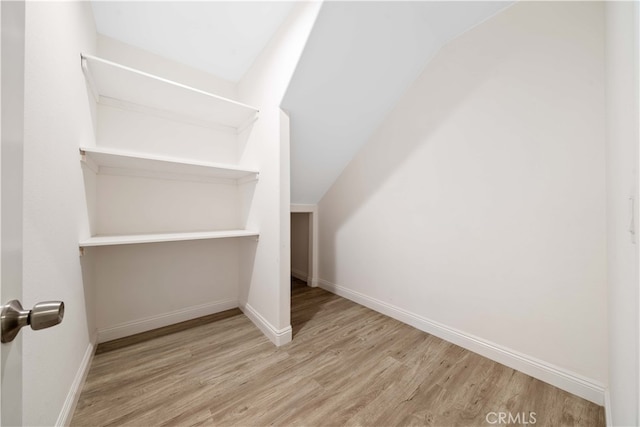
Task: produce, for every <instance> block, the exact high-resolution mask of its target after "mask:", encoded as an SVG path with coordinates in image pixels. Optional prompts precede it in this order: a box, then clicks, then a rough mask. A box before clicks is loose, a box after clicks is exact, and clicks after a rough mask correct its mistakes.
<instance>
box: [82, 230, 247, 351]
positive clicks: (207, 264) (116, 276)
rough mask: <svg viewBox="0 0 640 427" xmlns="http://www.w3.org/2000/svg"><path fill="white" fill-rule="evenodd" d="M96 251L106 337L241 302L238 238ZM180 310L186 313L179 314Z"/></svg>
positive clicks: (99, 318) (99, 320)
mask: <svg viewBox="0 0 640 427" xmlns="http://www.w3.org/2000/svg"><path fill="white" fill-rule="evenodd" d="M91 251H92V252H93V251H95V254H94V256H95V257H96V262H95V267H94V268H95V286H96V301H97V304H96V312H95V316H96V326H97V328H98V332H99V334H100V337H99V339H100V341H106V340H109V339H115V338H121V337H123V336H127V335H132V334H133V333H138V332H142V331H145V330H149V329H153V328H159V327H162V326H167V325H169V324H172V323H177V322H179V321H184V320H188V319H191V318H195V317H199V316H202V315H206V314H211V313H213V312H216V311H222V310H220V309H219V306H220V305H221V304H222V306H223V310H224V309H229V308H232V307H237V300H238V271H239V268H240V265H239V256H238V241H237V239H220V240H210V241H207V240H199V241H193V242H172V243H152V244H142V245H122V246H107V247H101V248H91ZM87 252H88V251H87ZM229 304H230V306H229ZM178 313H182V314H183V315H184V317H178V318H176V316H179V314H178ZM136 328H138V329H136Z"/></svg>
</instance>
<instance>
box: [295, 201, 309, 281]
mask: <svg viewBox="0 0 640 427" xmlns="http://www.w3.org/2000/svg"><path fill="white" fill-rule="evenodd" d="M310 224H311V213H309V212H292V213H291V277H292V280H293V279H297V280H299V281H302V282H304V283H305V284H306V285H307V286H309V285H310V282H311V280H310V274H309V272H310V271H311V269H310V265H311V260H310V254H311V252H312V248H311V247H310V242H311V231H310Z"/></svg>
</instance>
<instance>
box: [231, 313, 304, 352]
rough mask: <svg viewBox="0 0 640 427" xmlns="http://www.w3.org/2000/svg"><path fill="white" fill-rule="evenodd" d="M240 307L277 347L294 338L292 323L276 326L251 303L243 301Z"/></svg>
mask: <svg viewBox="0 0 640 427" xmlns="http://www.w3.org/2000/svg"><path fill="white" fill-rule="evenodd" d="M239 308H240V310H242V312H243V313H244V315H245V316H247V317H248V318H249V320H251V321H252V322H253V324H254V325H256V327H257V328H258V329H260V331H261V332H262V333H263V334H264V335H265V336H266V337H267V338H269V340H270V341H271V342H272V343H273V344H275V345H276V347H280V346H282V345H285V344H287V343H289V342H291V340H292V339H293V331H292V329H291V325H288V326H287V327H285V328H282V329H278V328H276V327H275V326H273V325H272V324H271V323H269V321H267V319H265V318H264V317H263V316H262V315H261V314H260V313H259V312H258V311H257V310H256V309H255V308H253V307H252V306H251V305H250V304H249V303H244V302H241V303H240V306H239Z"/></svg>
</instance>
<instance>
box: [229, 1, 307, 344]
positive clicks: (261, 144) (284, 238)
mask: <svg viewBox="0 0 640 427" xmlns="http://www.w3.org/2000/svg"><path fill="white" fill-rule="evenodd" d="M318 9H319V3H315V2H304V3H299V4H297V5H296V6H295V7H294V9H293V10H292V12H291V15H290V16H289V18H288V19H287V20H286V21H285V23H284V24H283V25H282V26H281V27H280V29H279V30H278V31H277V32H276V34H275V36H274V37H273V38H272V40H271V41H270V42H269V44H268V45H267V47H266V48H265V50H264V51H263V52H262V53H261V54H260V56H259V57H258V58H257V60H256V62H255V63H254V64H253V66H252V67H251V69H249V71H248V72H247V73H246V74H245V76H244V77H243V78H242V80H241V81H240V82H239V83H238V96H239V99H240V101H242V102H245V103H247V104H250V105H255V106H256V107H258V108H259V109H260V117H259V119H258V120H257V121H256V122H255V123H254V125H253V127H252V129H251V131H250V133H249V134H248V137H247V140H246V143H245V144H244V150H243V152H242V153H241V154H240V164H241V165H242V166H245V167H256V168H257V169H258V170H259V171H260V180H259V181H258V183H257V185H256V187H255V193H254V195H253V199H252V201H251V203H250V204H248V206H247V223H248V227H249V228H254V227H255V228H256V229H258V230H259V231H260V242H259V243H258V244H257V246H256V245H255V243H248V242H242V249H241V251H242V253H243V254H244V255H243V257H244V259H245V262H244V264H243V265H250V264H251V265H252V266H253V267H252V268H246V267H245V268H243V270H242V271H241V273H240V276H241V284H240V286H241V289H240V305H241V307H243V308H244V309H245V311H249V312H251V310H253V311H255V312H256V313H258V314H259V315H260V316H261V317H262V319H263V320H264V322H263V324H262V326H263V328H267V329H269V330H271V332H272V334H271V336H270V338H271V339H272V340H274V341H277V342H278V343H279V344H284V343H285V342H287V341H289V340H291V325H290V323H291V322H290V281H289V273H290V270H289V259H290V253H289V138H288V129H287V128H288V126H286V125H287V124H288V117H287V116H286V114H283V113H282V112H281V110H280V103H281V101H282V97H283V96H284V93H285V91H286V88H287V86H288V84H289V81H290V79H291V76H292V75H293V72H294V69H295V67H296V65H297V63H298V59H299V58H300V55H301V52H302V50H303V48H304V46H305V43H306V40H307V37H308V35H309V32H310V31H311V27H312V26H313V23H314V22H315V19H316V16H317V13H318ZM248 260H253V261H254V262H253V263H249V262H248ZM247 307H249V308H248V309H247ZM253 319H254V321H256V320H255V316H254V318H253ZM263 330H264V329H263ZM276 338H277V339H276Z"/></svg>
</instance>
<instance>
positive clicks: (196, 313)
mask: <svg viewBox="0 0 640 427" xmlns="http://www.w3.org/2000/svg"><path fill="white" fill-rule="evenodd" d="M237 307H238V300H236V299H228V300H223V301H217V302H213V303H207V304H201V305H196V306H193V307H188V308H184V309H182V310H176V311H172V312H170V313H164V314H160V315H158V316H151V317H146V318H143V319H138V320H134V321H131V322H126V323H121V324H119V325H116V326H112V327H109V328H104V329H98V343H103V342H107V341H112V340H116V339H118V338H124V337H128V336H130V335H135V334H139V333H141V332H147V331H150V330H152V329H158V328H162V327H165V326H168V325H173V324H175V323H180V322H185V321H187V320H191V319H196V318H198V317H202V316H208V315H210V314H215V313H219V312H221V311H225V310H231V309H232V308H237Z"/></svg>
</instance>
